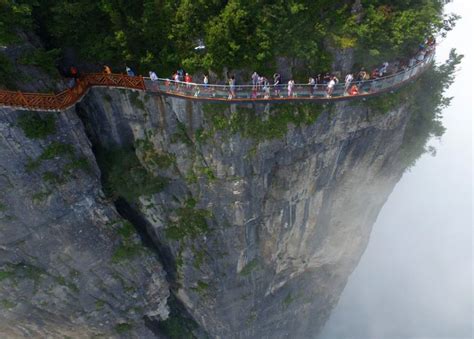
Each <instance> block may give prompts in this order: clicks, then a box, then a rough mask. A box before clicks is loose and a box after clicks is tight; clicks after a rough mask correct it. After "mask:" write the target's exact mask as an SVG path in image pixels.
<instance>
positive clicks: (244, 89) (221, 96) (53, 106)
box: [0, 53, 434, 111]
mask: <svg viewBox="0 0 474 339" xmlns="http://www.w3.org/2000/svg"><path fill="white" fill-rule="evenodd" d="M433 58H434V53H430V54H429V55H427V56H426V58H425V59H424V60H423V61H421V62H418V63H417V64H415V65H414V66H413V67H410V68H407V69H405V70H402V71H400V72H398V73H395V74H392V75H388V76H385V77H381V78H377V79H374V80H366V81H360V82H354V83H355V84H357V86H358V88H359V94H357V95H354V96H349V95H347V94H346V93H345V91H344V84H343V83H339V84H337V85H336V86H335V88H334V92H333V94H332V96H331V97H330V98H328V97H327V96H326V89H327V87H326V86H327V85H318V86H317V88H316V89H314V90H312V89H311V87H312V86H310V85H304V84H296V85H295V86H294V88H293V94H292V96H288V91H287V86H286V85H281V86H279V87H278V88H275V87H274V86H268V89H267V88H263V87H260V88H258V89H256V88H255V87H254V86H252V85H245V86H236V87H235V88H234V89H233V94H234V95H231V88H230V87H229V86H225V85H208V86H204V85H203V84H196V83H182V82H174V81H170V80H168V79H158V80H157V81H151V80H150V79H149V78H144V77H142V76H134V77H130V76H127V75H123V74H103V73H96V74H86V75H84V76H82V77H81V78H79V79H77V81H76V84H75V86H74V87H73V88H70V89H67V90H65V91H63V92H60V93H57V94H53V93H51V94H43V93H24V92H15V91H0V107H2V106H3V107H12V108H15V109H21V110H45V111H62V110H65V109H67V108H69V107H72V106H74V105H75V104H76V103H77V102H78V101H80V100H81V99H82V98H83V97H84V96H85V95H86V94H87V92H88V90H89V89H90V88H91V87H97V86H101V87H112V88H113V87H119V88H128V89H134V90H142V91H146V92H152V93H159V94H162V95H168V96H174V97H180V98H184V99H188V100H200V101H216V102H226V103H240V102H262V103H268V102H272V103H279V102H293V101H307V102H315V103H316V102H328V101H338V100H350V99H360V98H364V97H370V96H375V95H378V94H381V93H384V92H387V91H391V90H394V89H396V88H398V87H400V86H402V85H403V84H405V83H407V82H409V81H411V80H413V79H415V78H416V77H418V76H419V75H420V74H422V73H423V72H424V71H425V70H426V69H427V68H428V67H429V65H430V64H431V62H432V61H433Z"/></svg>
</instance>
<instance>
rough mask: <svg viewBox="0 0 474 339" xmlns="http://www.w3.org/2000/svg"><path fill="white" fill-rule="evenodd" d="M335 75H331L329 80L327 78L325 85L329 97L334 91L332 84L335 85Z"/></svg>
mask: <svg viewBox="0 0 474 339" xmlns="http://www.w3.org/2000/svg"><path fill="white" fill-rule="evenodd" d="M334 78H335V77H332V78H331V80H329V82H328V85H327V90H326V93H327V97H328V98H330V97H331V96H332V92H334V86H336V81H335V80H334Z"/></svg>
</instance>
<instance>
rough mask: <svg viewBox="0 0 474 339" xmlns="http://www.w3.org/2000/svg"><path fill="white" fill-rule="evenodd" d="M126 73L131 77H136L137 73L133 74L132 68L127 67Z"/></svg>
mask: <svg viewBox="0 0 474 339" xmlns="http://www.w3.org/2000/svg"><path fill="white" fill-rule="evenodd" d="M125 71H126V72H127V75H128V76H129V77H134V76H135V72H133V71H132V69H131V68H130V67H128V66H125Z"/></svg>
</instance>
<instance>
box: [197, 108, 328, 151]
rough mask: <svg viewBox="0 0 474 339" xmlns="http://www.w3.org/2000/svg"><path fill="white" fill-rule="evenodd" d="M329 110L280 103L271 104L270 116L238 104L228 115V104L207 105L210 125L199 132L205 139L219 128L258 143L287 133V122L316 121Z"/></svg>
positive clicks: (305, 122)
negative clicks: (258, 113) (260, 114)
mask: <svg viewBox="0 0 474 339" xmlns="http://www.w3.org/2000/svg"><path fill="white" fill-rule="evenodd" d="M325 109H326V107H325V106H321V105H312V104H280V105H276V106H274V107H272V109H271V111H270V113H269V114H268V116H265V117H263V116H259V115H257V114H255V110H254V109H251V108H246V107H241V106H237V107H236V109H235V111H234V112H233V113H230V116H229V113H228V114H226V112H227V111H228V110H229V107H228V105H223V104H204V106H203V110H204V113H205V114H206V118H207V119H208V120H209V121H210V123H211V126H210V128H207V129H206V131H203V130H200V131H199V134H198V135H199V140H201V141H202V140H206V139H207V138H209V137H211V136H212V135H213V134H214V133H215V132H216V131H224V132H226V133H229V134H234V133H240V134H241V135H242V136H243V137H246V138H252V139H253V140H256V141H257V142H260V141H264V140H269V139H276V138H281V137H283V136H285V134H286V133H287V131H288V125H289V124H290V123H291V124H294V125H295V126H300V125H307V124H311V123H314V122H315V121H316V119H317V118H318V116H319V115H320V114H321V113H322V112H323V111H324V110H325Z"/></svg>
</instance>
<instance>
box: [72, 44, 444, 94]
mask: <svg viewBox="0 0 474 339" xmlns="http://www.w3.org/2000/svg"><path fill="white" fill-rule="evenodd" d="M435 45H436V40H435V39H434V38H433V37H430V38H429V39H427V40H426V41H425V42H424V43H423V44H420V46H419V48H418V52H417V53H416V55H415V56H414V57H412V58H410V59H408V60H403V61H397V62H394V63H392V64H390V63H389V62H384V63H382V64H381V65H380V67H376V68H374V69H372V70H371V71H368V70H365V69H364V68H361V69H360V71H359V72H357V73H348V74H347V75H346V76H345V77H344V91H343V95H349V96H354V95H358V94H360V93H361V92H362V91H363V90H366V89H364V88H362V87H363V86H364V85H366V84H368V83H370V82H369V81H368V80H376V79H379V78H382V77H385V76H387V75H390V74H393V73H397V72H400V71H403V70H405V69H407V68H411V67H413V66H415V65H416V64H417V63H419V62H422V61H423V60H425V58H426V57H427V55H429V54H430V53H431V52H433V51H434V48H435ZM76 71H77V70H76ZM103 71H104V73H106V74H112V70H111V68H110V67H109V66H107V65H104V66H103ZM125 71H126V73H127V75H128V76H135V72H134V71H133V70H132V69H131V68H130V67H128V66H127V65H126V66H125ZM338 76H340V75H339V74H331V73H324V74H318V75H316V76H314V77H309V79H308V83H307V84H304V85H303V84H298V85H296V84H295V81H294V80H293V79H289V80H288V82H286V83H283V82H282V76H281V75H280V74H279V73H275V74H273V76H272V77H271V80H272V81H271V82H270V80H269V79H268V78H267V77H265V76H262V75H259V74H258V73H257V72H253V73H252V75H251V76H250V81H251V84H245V85H244V87H245V88H249V87H251V97H252V98H257V97H262V96H263V98H270V96H271V92H272V90H273V93H274V96H276V97H283V95H282V91H283V90H284V89H285V88H286V90H287V93H286V94H287V96H288V97H297V96H298V95H299V94H300V95H308V94H309V96H310V97H311V98H312V97H314V95H315V92H316V91H319V92H320V94H321V91H325V96H326V97H327V98H331V97H332V96H333V93H334V90H335V88H336V87H337V85H338V84H339V77H338ZM149 77H150V80H151V81H152V82H156V81H158V80H159V78H158V76H157V75H156V73H155V72H154V71H149ZM165 84H166V86H167V88H168V89H169V90H175V91H179V90H181V89H182V88H183V87H184V88H186V89H191V88H194V95H195V96H198V95H199V93H200V91H201V87H202V89H203V90H204V91H213V90H214V89H215V87H216V86H209V76H208V75H207V74H204V75H202V80H201V82H200V83H199V84H198V83H193V77H192V76H191V75H190V74H189V73H187V72H185V70H184V69H183V68H182V67H180V68H178V69H177V70H176V71H175V72H174V73H173V74H172V76H171V78H168V79H166V80H165ZM220 87H221V88H222V87H224V88H225V89H226V90H227V91H228V98H229V99H233V98H236V97H237V95H236V89H237V84H236V77H235V75H229V76H228V80H227V82H226V84H225V85H224V86H222V85H220ZM341 88H342V87H341ZM369 90H370V88H369ZM298 91H300V93H298ZM308 92H309V93H308Z"/></svg>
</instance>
